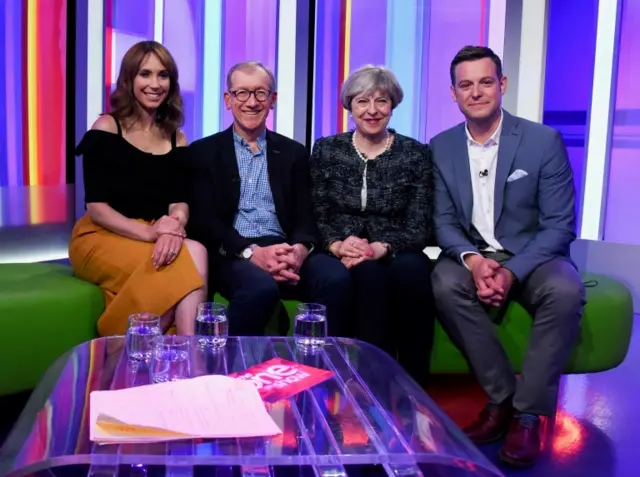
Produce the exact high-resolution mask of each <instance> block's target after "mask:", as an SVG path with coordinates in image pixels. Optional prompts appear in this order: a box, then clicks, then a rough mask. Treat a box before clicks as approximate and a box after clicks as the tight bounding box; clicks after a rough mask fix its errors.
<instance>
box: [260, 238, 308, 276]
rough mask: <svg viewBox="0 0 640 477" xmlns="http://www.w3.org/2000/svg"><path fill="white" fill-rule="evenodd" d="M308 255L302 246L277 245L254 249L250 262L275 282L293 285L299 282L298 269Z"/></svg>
mask: <svg viewBox="0 0 640 477" xmlns="http://www.w3.org/2000/svg"><path fill="white" fill-rule="evenodd" d="M307 255H309V251H308V250H307V247H305V246H304V245H302V244H299V243H297V244H295V245H289V244H288V243H279V244H276V245H270V246H268V247H255V248H254V249H253V255H251V262H253V263H254V264H255V265H257V266H258V267H260V268H261V269H263V270H265V271H266V272H269V273H270V274H271V276H272V277H273V278H274V280H275V281H277V282H288V283H289V284H291V285H295V284H297V283H298V282H299V281H300V275H299V273H300V267H302V263H303V262H304V261H305V259H306V258H307Z"/></svg>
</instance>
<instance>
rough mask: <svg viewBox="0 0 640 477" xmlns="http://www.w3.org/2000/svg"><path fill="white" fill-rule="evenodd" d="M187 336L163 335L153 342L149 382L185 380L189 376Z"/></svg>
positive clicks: (189, 354) (188, 344)
mask: <svg viewBox="0 0 640 477" xmlns="http://www.w3.org/2000/svg"><path fill="white" fill-rule="evenodd" d="M190 357H191V353H190V340H189V337H188V336H177V335H164V336H158V337H156V338H155V339H154V340H153V354H152V357H151V366H150V368H151V381H153V382H154V383H165V382H167V381H177V380H178V379H187V378H189V377H190V375H191V365H190Z"/></svg>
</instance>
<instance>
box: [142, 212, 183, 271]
mask: <svg viewBox="0 0 640 477" xmlns="http://www.w3.org/2000/svg"><path fill="white" fill-rule="evenodd" d="M186 236H187V234H186V232H185V230H184V227H183V226H182V225H180V222H179V221H178V220H176V219H174V218H172V217H169V216H167V215H164V216H162V217H160V218H159V219H158V220H156V221H155V222H154V223H153V225H150V226H149V239H150V240H149V241H150V242H155V244H156V245H155V247H154V248H153V253H152V254H151V259H152V261H153V266H154V267H155V268H161V267H165V266H167V265H170V264H171V263H173V261H174V260H175V259H176V257H177V256H178V254H179V253H180V249H181V248H182V242H183V241H184V239H185V238H186Z"/></svg>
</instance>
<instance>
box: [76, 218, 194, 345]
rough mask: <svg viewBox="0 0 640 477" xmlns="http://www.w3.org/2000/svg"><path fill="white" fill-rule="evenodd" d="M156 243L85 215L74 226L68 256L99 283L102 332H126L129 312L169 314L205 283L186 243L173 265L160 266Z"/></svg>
mask: <svg viewBox="0 0 640 477" xmlns="http://www.w3.org/2000/svg"><path fill="white" fill-rule="evenodd" d="M154 246H155V244H153V243H149V242H140V241H137V240H132V239H129V238H127V237H123V236H121V235H118V234H115V233H113V232H111V231H109V230H107V229H105V228H103V227H101V226H100V225H98V224H96V223H94V222H93V221H92V220H91V218H89V216H88V215H84V216H83V217H82V218H81V219H80V220H78V222H77V223H76V225H75V227H74V228H73V232H72V234H71V241H70V243H69V260H70V261H71V265H72V266H73V268H74V270H75V273H76V275H77V276H78V277H79V278H81V279H83V280H86V281H88V282H90V283H94V284H95V285H97V286H99V287H100V288H101V289H102V292H103V293H104V298H105V305H106V306H105V310H104V312H103V313H102V315H101V316H100V318H99V319H98V333H99V334H100V336H111V335H122V334H125V333H126V331H127V322H128V318H129V315H131V314H133V313H153V314H156V315H164V314H165V313H166V312H168V311H169V310H171V309H172V308H173V307H174V306H175V305H176V304H177V303H178V302H179V301H180V300H182V298H184V297H185V296H186V295H188V294H189V293H191V292H192V291H194V290H197V289H198V288H200V287H202V286H204V283H203V281H202V278H201V277H200V274H199V273H198V270H197V269H196V266H195V264H194V263H193V260H192V259H191V255H190V254H189V250H188V249H187V247H186V246H185V245H184V244H183V246H182V249H181V250H180V252H179V253H178V256H177V257H176V259H175V260H174V261H173V263H171V264H170V265H168V266H166V267H163V268H160V269H156V268H154V266H153V263H152V260H151V255H152V253H153V247H154Z"/></svg>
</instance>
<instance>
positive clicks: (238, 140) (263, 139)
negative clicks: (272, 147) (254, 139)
mask: <svg viewBox="0 0 640 477" xmlns="http://www.w3.org/2000/svg"><path fill="white" fill-rule="evenodd" d="M233 142H234V143H235V144H236V145H239V146H242V147H249V143H248V142H247V141H245V140H244V138H242V137H241V136H240V135H239V134H238V133H237V132H236V130H235V128H234V129H233ZM266 143H267V129H266V128H265V130H264V131H262V132H261V133H260V135H259V136H258V148H260V150H262V149H264V146H265V145H266Z"/></svg>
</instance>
